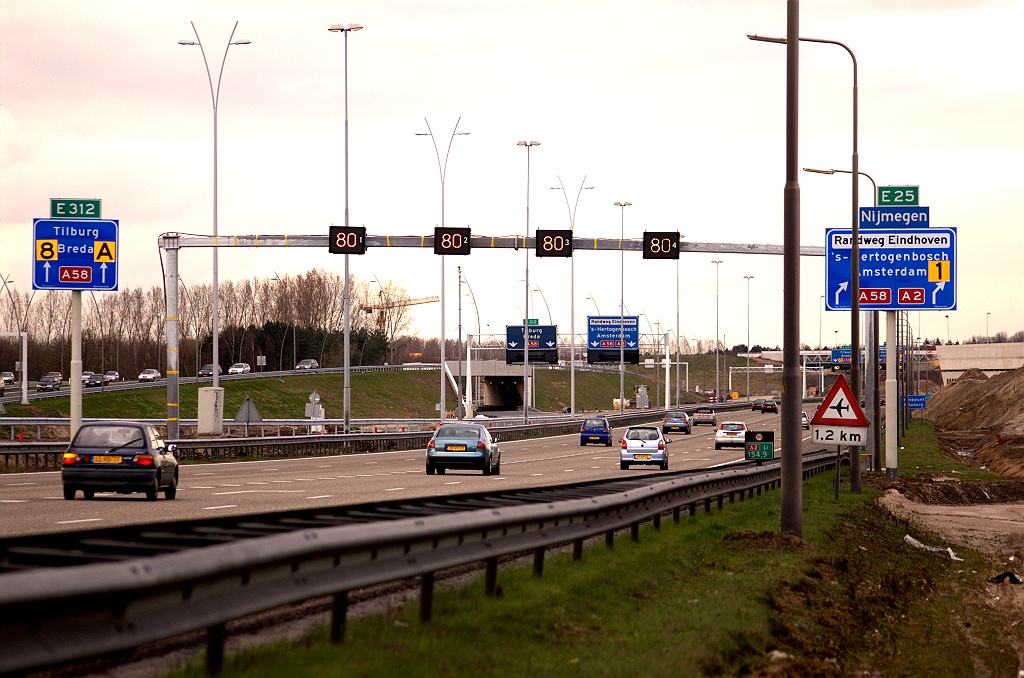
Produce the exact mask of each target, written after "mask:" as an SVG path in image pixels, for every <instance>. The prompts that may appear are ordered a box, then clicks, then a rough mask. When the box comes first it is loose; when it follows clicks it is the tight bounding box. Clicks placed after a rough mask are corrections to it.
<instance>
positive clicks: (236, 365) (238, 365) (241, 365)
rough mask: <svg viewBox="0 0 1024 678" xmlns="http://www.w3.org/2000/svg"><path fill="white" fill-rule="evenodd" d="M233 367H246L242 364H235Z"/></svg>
mask: <svg viewBox="0 0 1024 678" xmlns="http://www.w3.org/2000/svg"><path fill="white" fill-rule="evenodd" d="M232 367H245V365H243V364H242V363H235V364H234V365H232Z"/></svg>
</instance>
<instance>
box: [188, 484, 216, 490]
mask: <svg viewBox="0 0 1024 678" xmlns="http://www.w3.org/2000/svg"><path fill="white" fill-rule="evenodd" d="M188 489H190V490H212V489H213V486H212V485H193V486H192V487H190V488H188Z"/></svg>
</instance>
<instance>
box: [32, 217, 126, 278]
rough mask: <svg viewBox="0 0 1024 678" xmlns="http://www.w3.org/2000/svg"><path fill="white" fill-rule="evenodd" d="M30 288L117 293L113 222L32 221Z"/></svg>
mask: <svg viewBox="0 0 1024 678" xmlns="http://www.w3.org/2000/svg"><path fill="white" fill-rule="evenodd" d="M32 234H33V243H32V259H33V261H32V264H33V265H32V289H34V290H93V291H97V292H99V291H108V292H113V291H116V290H117V249H118V221H117V220H116V219H68V220H63V219H33V220H32Z"/></svg>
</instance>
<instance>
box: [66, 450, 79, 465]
mask: <svg viewBox="0 0 1024 678" xmlns="http://www.w3.org/2000/svg"><path fill="white" fill-rule="evenodd" d="M81 463H82V460H81V459H79V458H78V455H77V454H75V453H74V452H65V453H64V465H65V466H71V465H74V464H81Z"/></svg>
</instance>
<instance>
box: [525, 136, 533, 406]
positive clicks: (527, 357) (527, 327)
mask: <svg viewBox="0 0 1024 678" xmlns="http://www.w3.org/2000/svg"><path fill="white" fill-rule="evenodd" d="M531 147H532V146H531V145H530V144H527V145H526V235H525V236H523V258H524V260H525V262H526V295H525V296H526V301H525V304H526V305H525V307H524V308H525V309H526V310H525V312H524V314H523V423H524V424H529V423H530V249H529V248H528V247H527V246H526V241H527V240H528V239H529V238H530V148H531Z"/></svg>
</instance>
